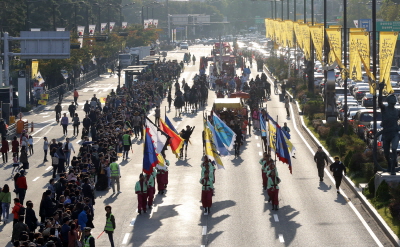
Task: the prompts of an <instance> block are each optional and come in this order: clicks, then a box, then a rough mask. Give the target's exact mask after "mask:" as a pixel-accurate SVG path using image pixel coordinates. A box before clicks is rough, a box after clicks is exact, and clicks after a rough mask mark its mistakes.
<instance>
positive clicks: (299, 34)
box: [293, 22, 304, 50]
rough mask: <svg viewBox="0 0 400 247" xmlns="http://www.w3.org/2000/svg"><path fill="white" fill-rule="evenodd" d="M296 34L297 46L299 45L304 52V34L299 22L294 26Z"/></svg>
mask: <svg viewBox="0 0 400 247" xmlns="http://www.w3.org/2000/svg"><path fill="white" fill-rule="evenodd" d="M293 27H294V34H295V35H296V41H297V44H298V45H299V47H300V49H301V50H304V48H303V34H302V31H301V28H300V24H299V23H298V22H295V23H294V25H293Z"/></svg>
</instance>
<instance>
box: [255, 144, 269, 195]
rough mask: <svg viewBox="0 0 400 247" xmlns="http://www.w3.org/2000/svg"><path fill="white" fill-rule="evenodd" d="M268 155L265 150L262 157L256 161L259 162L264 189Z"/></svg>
mask: <svg viewBox="0 0 400 247" xmlns="http://www.w3.org/2000/svg"><path fill="white" fill-rule="evenodd" d="M270 157H271V156H270V155H269V154H268V153H267V152H264V155H263V158H262V159H260V161H259V162H258V163H260V165H261V177H262V181H263V188H264V190H265V189H266V186H267V176H266V170H265V169H266V168H267V165H268V161H269V160H270Z"/></svg>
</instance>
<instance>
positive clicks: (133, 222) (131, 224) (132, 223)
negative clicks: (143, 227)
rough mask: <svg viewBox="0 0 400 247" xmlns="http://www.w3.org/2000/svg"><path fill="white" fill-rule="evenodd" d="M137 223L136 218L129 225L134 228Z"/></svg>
mask: <svg viewBox="0 0 400 247" xmlns="http://www.w3.org/2000/svg"><path fill="white" fill-rule="evenodd" d="M135 222H136V217H135V218H133V219H132V221H131V223H130V224H129V226H133V225H134V224H135Z"/></svg>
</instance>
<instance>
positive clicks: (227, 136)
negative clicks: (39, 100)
mask: <svg viewBox="0 0 400 247" xmlns="http://www.w3.org/2000/svg"><path fill="white" fill-rule="evenodd" d="M213 122H214V128H215V133H216V134H217V135H218V137H219V138H220V139H221V141H222V143H224V144H225V146H226V147H227V148H228V150H231V149H232V148H233V144H234V142H235V139H236V134H235V132H233V130H231V128H229V127H228V125H226V124H225V123H224V122H223V121H222V120H221V119H220V118H219V117H218V116H217V115H216V114H213Z"/></svg>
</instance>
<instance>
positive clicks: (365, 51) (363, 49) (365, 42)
mask: <svg viewBox="0 0 400 247" xmlns="http://www.w3.org/2000/svg"><path fill="white" fill-rule="evenodd" d="M362 34H363V35H359V36H358V38H357V48H358V56H359V57H360V60H361V63H362V64H363V65H364V70H365V72H366V73H367V75H368V77H369V78H371V79H372V80H375V77H374V75H372V73H371V71H370V67H369V62H370V54H369V51H370V49H369V32H362ZM369 91H370V93H371V94H374V95H375V93H376V90H375V85H373V84H372V83H370V85H369Z"/></svg>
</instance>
